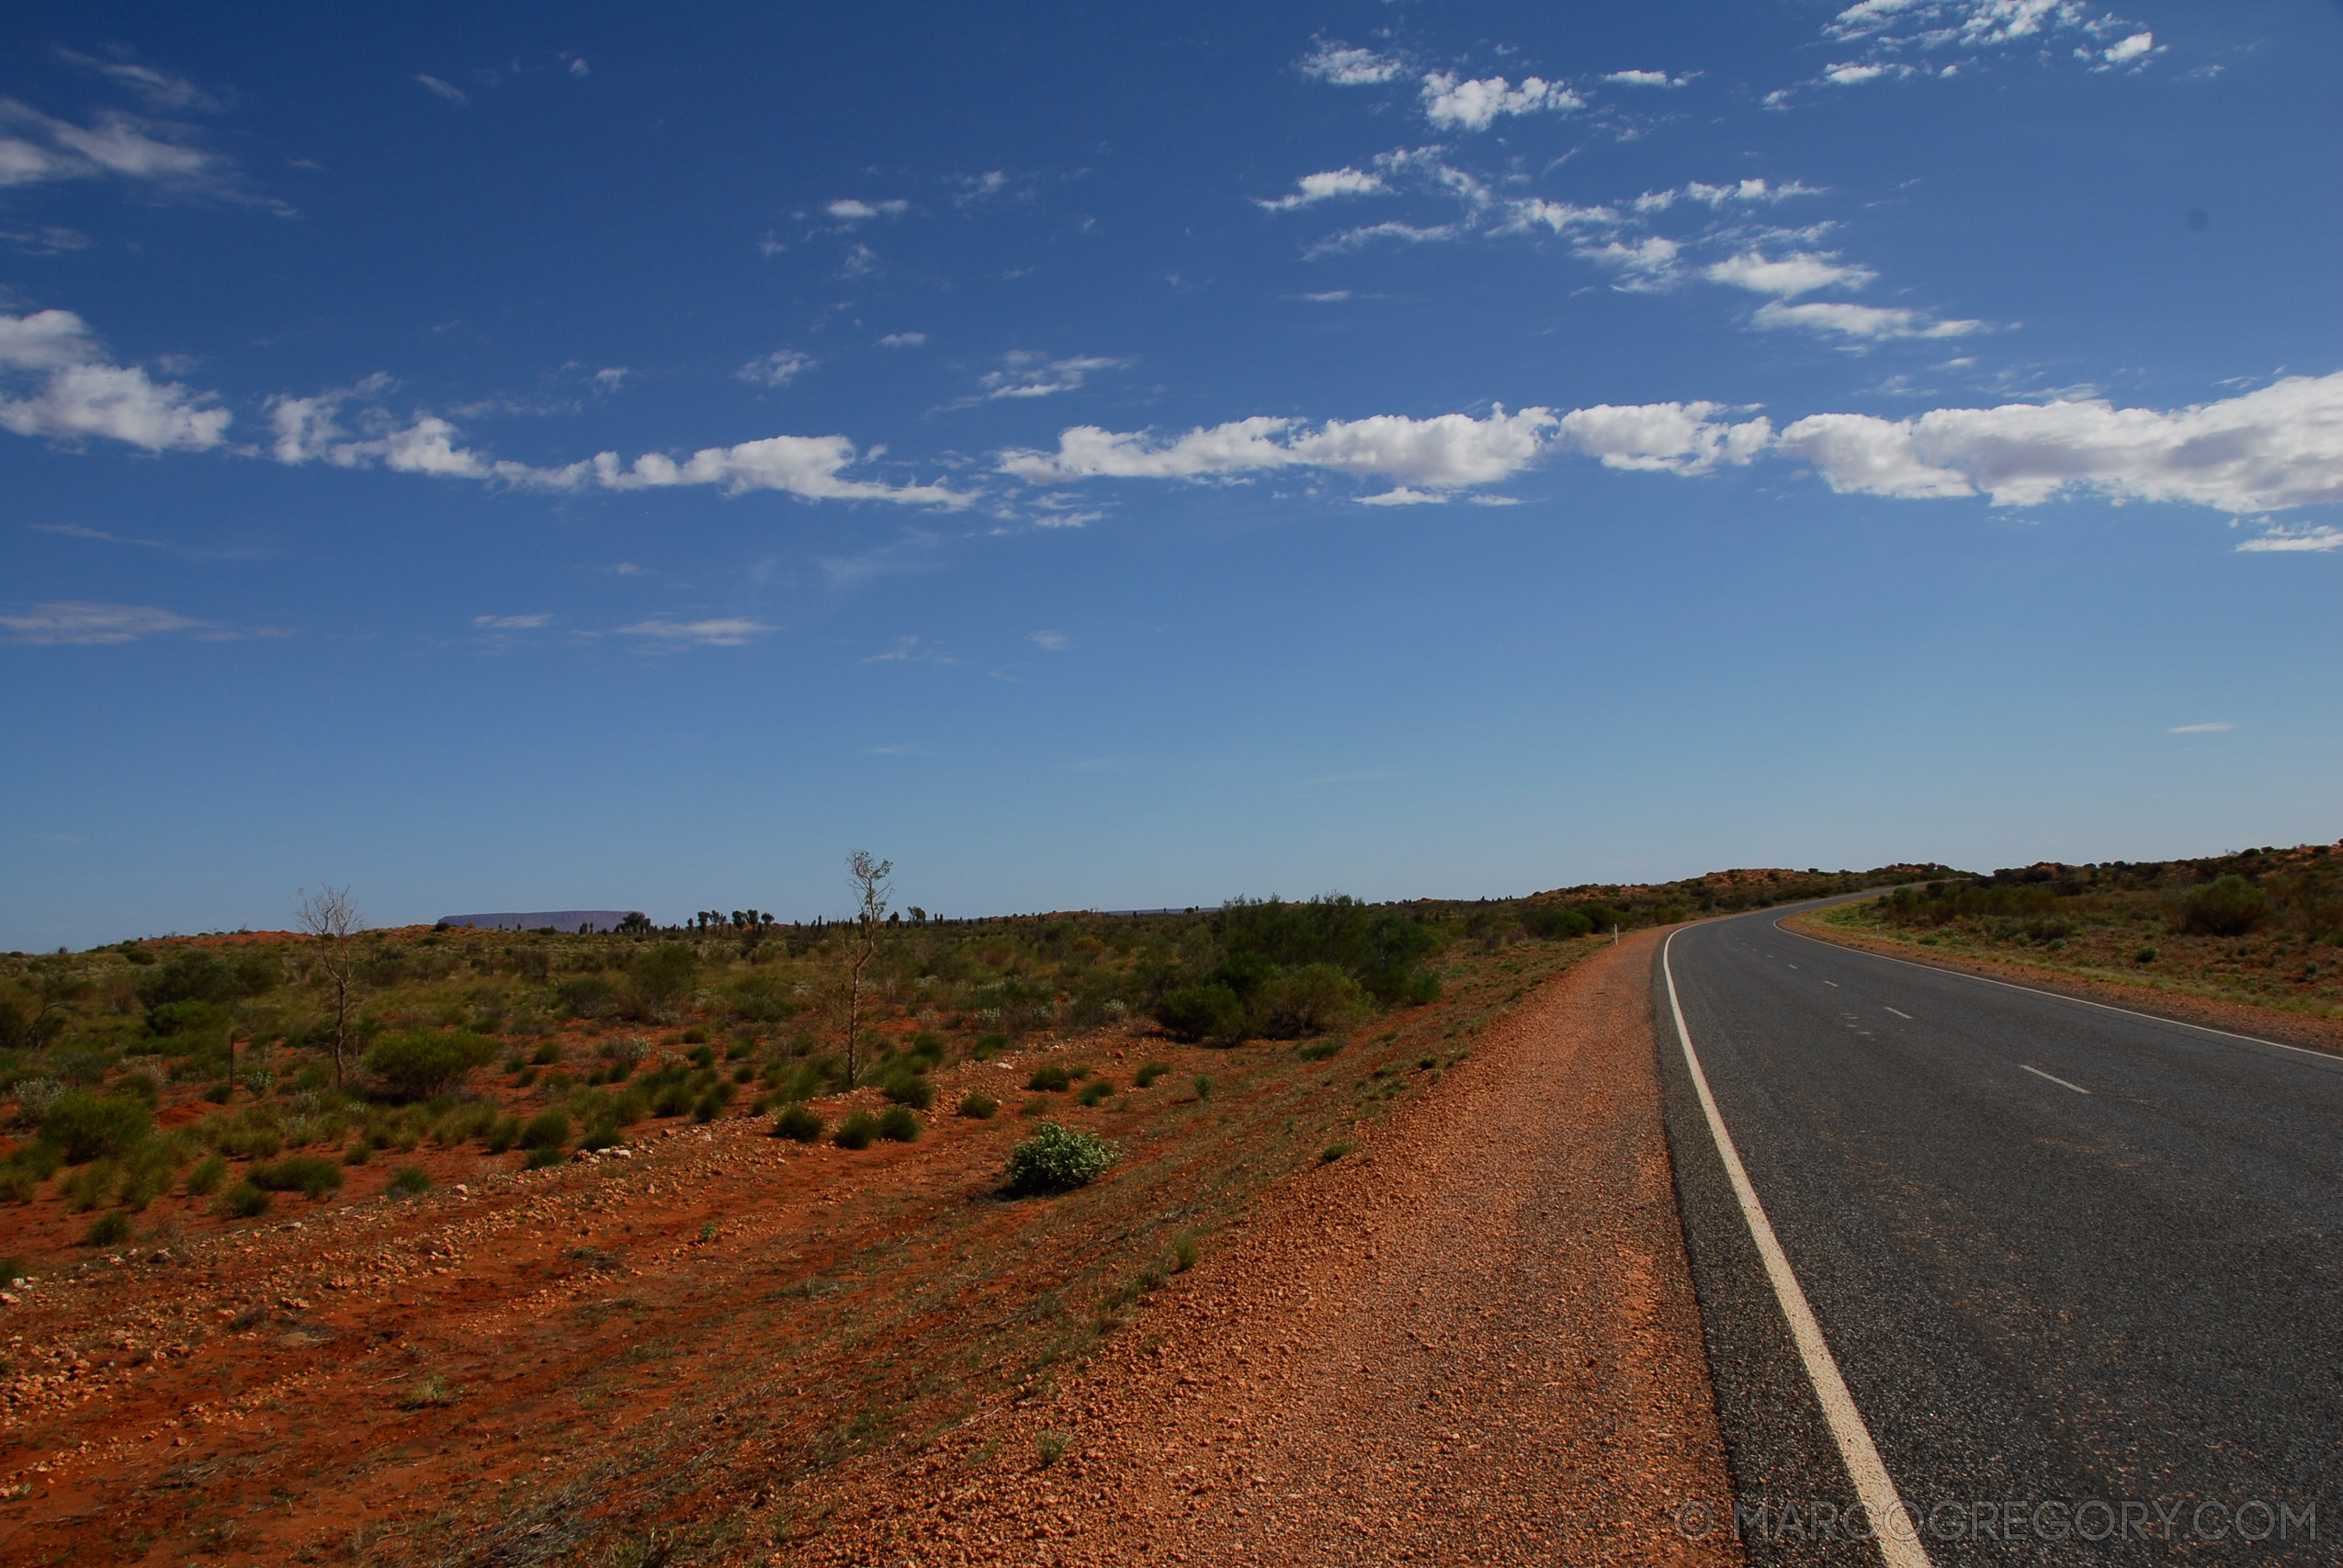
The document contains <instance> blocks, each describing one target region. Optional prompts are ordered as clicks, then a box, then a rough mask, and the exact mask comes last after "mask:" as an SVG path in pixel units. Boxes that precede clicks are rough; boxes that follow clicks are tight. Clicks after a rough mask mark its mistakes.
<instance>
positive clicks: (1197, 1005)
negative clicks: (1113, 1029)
mask: <svg viewBox="0 0 2343 1568" xmlns="http://www.w3.org/2000/svg"><path fill="white" fill-rule="evenodd" d="M1155 1021H1156V1022H1158V1023H1160V1024H1161V1025H1163V1028H1164V1032H1166V1033H1168V1034H1170V1035H1171V1038H1173V1039H1174V1040H1191V1041H1194V1040H1205V1041H1211V1042H1213V1043H1216V1044H1218V1043H1232V1042H1235V1041H1239V1040H1241V1039H1243V1038H1244V1036H1245V1004H1244V1003H1243V1001H1242V1000H1240V999H1239V998H1238V996H1237V993H1236V992H1235V991H1233V990H1231V989H1230V988H1229V987H1228V985H1227V984H1226V983H1225V982H1223V981H1219V980H1215V981H1212V982H1211V983H1210V984H1208V985H1203V986H1188V987H1183V988H1181V989H1179V990H1176V991H1166V992H1165V993H1164V994H1163V996H1162V998H1160V1000H1158V1001H1157V1002H1156V1004H1155Z"/></svg>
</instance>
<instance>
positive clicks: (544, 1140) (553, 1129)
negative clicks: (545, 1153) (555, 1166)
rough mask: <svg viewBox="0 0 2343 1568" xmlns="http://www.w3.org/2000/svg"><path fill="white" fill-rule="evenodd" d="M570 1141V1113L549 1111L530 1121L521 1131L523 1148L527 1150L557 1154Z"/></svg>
mask: <svg viewBox="0 0 2343 1568" xmlns="http://www.w3.org/2000/svg"><path fill="white" fill-rule="evenodd" d="M569 1141H570V1113H569V1112H568V1111H545V1112H543V1113H542V1114H540V1115H538V1116H536V1117H533V1118H531V1119H530V1122H529V1124H528V1125H527V1126H526V1127H524V1128H522V1129H521V1146H522V1147H523V1148H527V1149H551V1150H553V1151H555V1152H556V1153H559V1152H560V1148H561V1145H563V1144H566V1143H568V1142H569Z"/></svg>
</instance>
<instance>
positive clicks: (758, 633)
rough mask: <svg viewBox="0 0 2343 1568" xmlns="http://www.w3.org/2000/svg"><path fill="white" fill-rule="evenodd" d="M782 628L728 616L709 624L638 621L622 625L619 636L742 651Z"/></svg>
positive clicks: (710, 621) (701, 622) (708, 622)
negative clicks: (759, 638) (756, 639)
mask: <svg viewBox="0 0 2343 1568" xmlns="http://www.w3.org/2000/svg"><path fill="white" fill-rule="evenodd" d="M780 629H781V628H780V627H778V626H766V625H764V623H763V622H761V621H746V620H741V619H739V618H738V617H732V616H728V617H723V618H719V619H714V620H706V621H662V620H653V621H637V622H636V623H635V624H634V625H633V626H620V627H619V628H618V633H619V635H620V636H621V637H648V638H651V639H652V640H654V641H657V642H662V643H673V644H679V645H680V644H685V643H688V644H691V645H693V646H696V647H699V648H739V647H740V646H741V645H742V644H743V643H745V642H747V641H749V640H750V639H751V638H752V637H763V636H764V635H765V634H766V633H768V632H776V631H779V630H780Z"/></svg>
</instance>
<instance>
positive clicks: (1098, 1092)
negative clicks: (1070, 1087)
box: [1074, 1078, 1115, 1105]
mask: <svg viewBox="0 0 2343 1568" xmlns="http://www.w3.org/2000/svg"><path fill="white" fill-rule="evenodd" d="M1114 1093H1115V1086H1114V1085H1113V1084H1111V1083H1109V1082H1107V1080H1106V1079H1104V1078H1097V1079H1094V1080H1092V1082H1090V1083H1086V1084H1084V1085H1082V1092H1081V1093H1080V1094H1078V1095H1076V1096H1075V1097H1074V1098H1075V1099H1076V1100H1080V1101H1081V1102H1082V1103H1083V1104H1084V1105H1096V1104H1097V1103H1098V1102H1099V1101H1100V1100H1107V1099H1111V1098H1112V1097H1113V1095H1114Z"/></svg>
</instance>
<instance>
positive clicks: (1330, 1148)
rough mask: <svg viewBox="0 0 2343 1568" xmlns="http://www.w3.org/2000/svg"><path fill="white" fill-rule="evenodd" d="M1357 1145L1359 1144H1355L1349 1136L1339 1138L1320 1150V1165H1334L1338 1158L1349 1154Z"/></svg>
mask: <svg viewBox="0 0 2343 1568" xmlns="http://www.w3.org/2000/svg"><path fill="white" fill-rule="evenodd" d="M1356 1146H1357V1145H1354V1144H1353V1143H1352V1142H1351V1141H1350V1140H1349V1139H1348V1138H1337V1139H1335V1140H1334V1141H1333V1142H1332V1143H1330V1144H1329V1145H1326V1146H1325V1147H1324V1148H1322V1149H1320V1150H1319V1151H1318V1163H1319V1164H1320V1165H1332V1164H1333V1163H1334V1162H1335V1161H1336V1160H1338V1159H1341V1157H1342V1156H1344V1155H1346V1154H1349V1153H1350V1152H1351V1151H1352V1149H1353V1148H1355V1147H1356Z"/></svg>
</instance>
